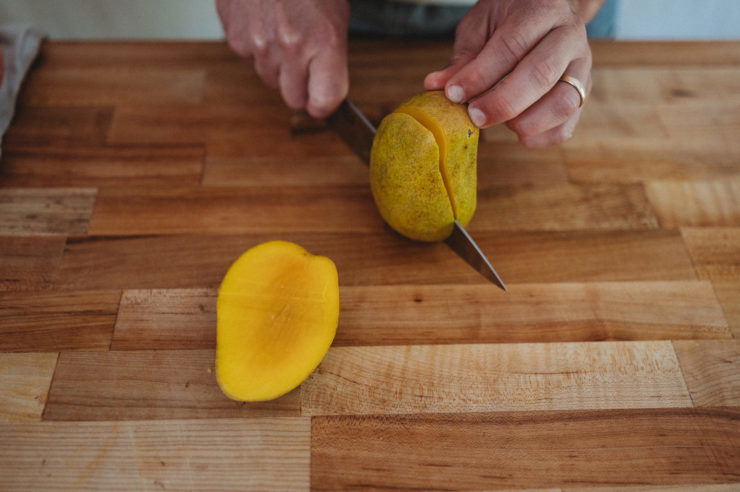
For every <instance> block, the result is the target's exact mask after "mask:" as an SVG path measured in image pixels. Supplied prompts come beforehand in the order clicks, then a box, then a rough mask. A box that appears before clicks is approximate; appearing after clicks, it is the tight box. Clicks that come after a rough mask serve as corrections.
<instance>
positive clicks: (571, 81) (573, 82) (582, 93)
mask: <svg viewBox="0 0 740 492" xmlns="http://www.w3.org/2000/svg"><path fill="white" fill-rule="evenodd" d="M560 80H561V81H563V82H565V83H566V84H568V85H570V86H571V87H573V88H574V89H575V90H577V91H578V96H579V97H580V98H581V103H580V104H579V105H578V107H579V108H580V107H581V106H583V103H585V102H586V89H585V88H584V87H583V84H582V83H581V81H580V80H578V79H577V78H575V77H571V76H570V75H563V76H562V77H560Z"/></svg>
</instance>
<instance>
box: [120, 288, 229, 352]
mask: <svg viewBox="0 0 740 492" xmlns="http://www.w3.org/2000/svg"><path fill="white" fill-rule="evenodd" d="M214 348H216V290H215V289H157V290H151V289H150V290H127V291H124V292H123V295H122V297H121V307H120V309H119V312H118V317H117V319H116V328H115V331H114V333H113V343H112V344H111V350H142V349H149V350H163V349H164V350H167V349H170V350H171V349H214Z"/></svg>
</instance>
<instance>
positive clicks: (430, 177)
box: [370, 91, 479, 242]
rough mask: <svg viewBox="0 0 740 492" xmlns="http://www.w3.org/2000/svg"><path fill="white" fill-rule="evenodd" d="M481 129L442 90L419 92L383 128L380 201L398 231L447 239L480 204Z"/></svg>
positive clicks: (376, 146) (375, 160)
mask: <svg viewBox="0 0 740 492" xmlns="http://www.w3.org/2000/svg"><path fill="white" fill-rule="evenodd" d="M478 133H479V131H478V128H477V127H476V126H475V125H474V124H473V123H472V122H471V121H470V118H469V117H468V112H467V110H466V108H465V105H463V104H455V103H453V102H450V100H449V99H447V98H446V97H445V95H444V93H443V92H442V91H430V92H423V93H421V94H417V95H415V96H413V97H411V98H410V99H408V100H407V101H406V102H404V103H402V104H401V105H400V106H399V107H398V108H396V110H395V111H393V113H391V114H389V115H388V116H386V117H385V118H383V121H382V122H381V123H380V126H379V127H378V131H377V133H376V134H375V139H374V140H373V147H372V151H371V153H370V187H371V190H372V193H373V198H374V200H375V204H376V206H377V208H378V211H379V212H380V215H381V216H382V217H383V220H385V221H386V222H387V223H388V225H390V226H391V227H392V228H393V229H394V230H395V231H396V232H398V233H399V234H402V235H404V236H406V237H408V238H410V239H415V240H418V241H429V242H434V241H442V240H444V239H445V238H447V237H448V236H449V235H450V234H451V233H452V227H453V222H454V220H455V219H457V220H458V221H459V222H460V223H461V224H462V225H463V226H466V225H468V223H469V222H470V219H472V218H473V214H474V213H475V206H476V187H477V170H476V163H477V153H478Z"/></svg>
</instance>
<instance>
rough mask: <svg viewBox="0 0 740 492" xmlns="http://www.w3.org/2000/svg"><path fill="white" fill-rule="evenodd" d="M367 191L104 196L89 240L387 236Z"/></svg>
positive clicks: (177, 191) (231, 190) (178, 190)
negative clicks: (122, 237) (252, 235)
mask: <svg viewBox="0 0 740 492" xmlns="http://www.w3.org/2000/svg"><path fill="white" fill-rule="evenodd" d="M382 230H383V221H382V219H381V218H380V215H378V213H377V212H376V211H375V205H374V203H373V200H372V197H371V195H370V190H369V189H368V188H367V187H366V186H362V187H350V186H345V187H338V186H336V187H330V186H321V187H318V186H316V187H290V188H286V187H283V186H280V187H278V186H274V187H264V186H260V187H249V188H235V187H219V188H215V187H208V188H206V187H172V186H170V187H166V188H152V187H148V188H140V189H129V188H106V189H102V190H100V193H99V195H98V200H97V203H96V206H95V212H94V213H93V216H92V219H91V224H90V234H99V235H115V234H125V235H128V234H153V233H156V234H175V233H209V232H210V233H216V234H227V233H240V232H241V233H248V232H263V233H273V234H279V233H281V232H282V231H315V232H339V231H344V232H368V231H382Z"/></svg>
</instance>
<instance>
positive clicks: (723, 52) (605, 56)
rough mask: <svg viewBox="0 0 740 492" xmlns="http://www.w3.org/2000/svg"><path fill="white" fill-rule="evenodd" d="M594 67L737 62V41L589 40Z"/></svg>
mask: <svg viewBox="0 0 740 492" xmlns="http://www.w3.org/2000/svg"><path fill="white" fill-rule="evenodd" d="M590 44H591V50H592V52H593V57H594V65H595V66H619V67H622V66H630V65H636V66H644V65H654V66H671V67H672V66H683V65H701V66H704V65H731V66H737V65H738V64H740V43H738V42H737V41H712V42H711V43H697V42H696V41H609V40H591V41H590Z"/></svg>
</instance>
